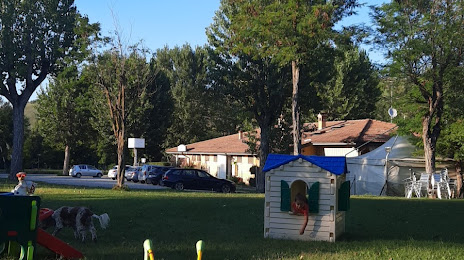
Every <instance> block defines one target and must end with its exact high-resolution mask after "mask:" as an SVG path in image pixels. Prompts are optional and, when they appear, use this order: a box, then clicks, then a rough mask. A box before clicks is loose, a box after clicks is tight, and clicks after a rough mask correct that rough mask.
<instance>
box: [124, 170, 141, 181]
mask: <svg viewBox="0 0 464 260" xmlns="http://www.w3.org/2000/svg"><path fill="white" fill-rule="evenodd" d="M141 168H142V167H140V166H128V167H126V171H125V173H124V177H125V178H126V180H127V181H133V182H138V181H139V171H140V169H141Z"/></svg>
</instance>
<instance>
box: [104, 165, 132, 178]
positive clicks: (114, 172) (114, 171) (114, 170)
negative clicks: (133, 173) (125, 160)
mask: <svg viewBox="0 0 464 260" xmlns="http://www.w3.org/2000/svg"><path fill="white" fill-rule="evenodd" d="M129 167H131V166H130V165H126V171H127V170H128V169H129ZM117 175H118V166H117V165H115V166H113V168H111V169H110V170H109V171H108V178H111V179H113V180H116V179H117V178H118V176H117Z"/></svg>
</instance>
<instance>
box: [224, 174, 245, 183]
mask: <svg viewBox="0 0 464 260" xmlns="http://www.w3.org/2000/svg"><path fill="white" fill-rule="evenodd" d="M228 179H229V180H231V181H233V182H235V184H243V179H242V178H240V177H237V176H231V177H229V178H228Z"/></svg>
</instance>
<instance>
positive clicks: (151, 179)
mask: <svg viewBox="0 0 464 260" xmlns="http://www.w3.org/2000/svg"><path fill="white" fill-rule="evenodd" d="M170 169H172V166H158V165H143V166H142V170H140V172H139V180H140V181H141V182H144V181H145V182H146V183H147V184H150V183H151V184H153V185H158V184H159V183H160V181H161V178H162V177H163V175H164V173H165V172H167V171H168V170H170Z"/></svg>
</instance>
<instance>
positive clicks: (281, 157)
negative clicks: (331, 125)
mask: <svg viewBox="0 0 464 260" xmlns="http://www.w3.org/2000/svg"><path fill="white" fill-rule="evenodd" d="M299 158H302V159H303V160H306V161H308V162H310V163H312V164H314V165H317V166H319V167H321V168H322V169H324V170H326V171H329V172H331V173H333V174H335V175H341V174H344V173H346V172H347V169H346V158H345V157H341V156H330V157H328V156H315V155H311V156H306V155H301V154H300V155H287V154H272V153H271V154H269V155H268V156H267V160H266V163H265V164H264V168H263V172H267V171H270V170H272V169H275V168H277V167H279V166H281V165H284V164H287V163H289V162H292V161H295V160H298V159H299Z"/></svg>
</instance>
